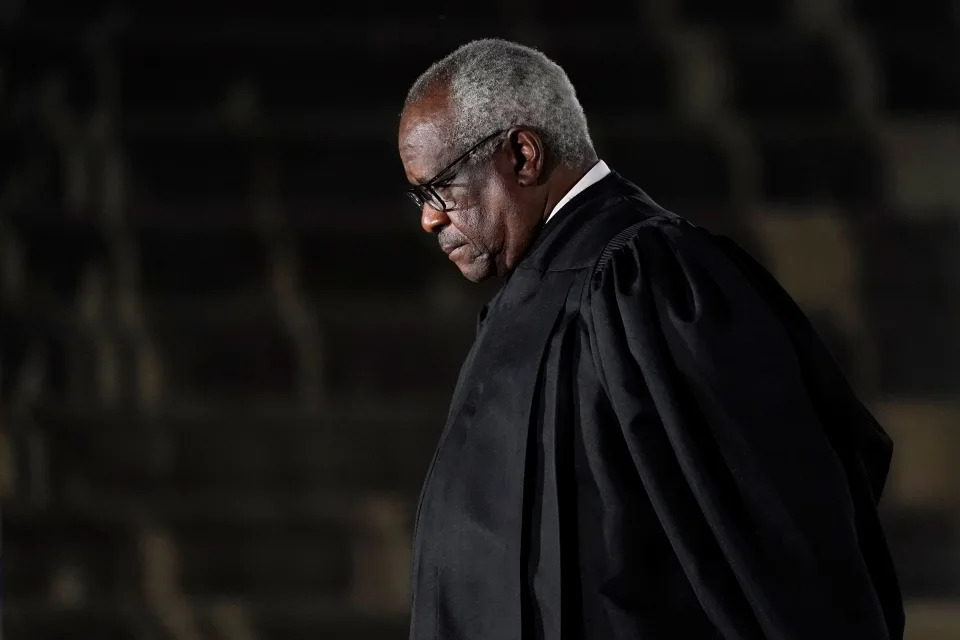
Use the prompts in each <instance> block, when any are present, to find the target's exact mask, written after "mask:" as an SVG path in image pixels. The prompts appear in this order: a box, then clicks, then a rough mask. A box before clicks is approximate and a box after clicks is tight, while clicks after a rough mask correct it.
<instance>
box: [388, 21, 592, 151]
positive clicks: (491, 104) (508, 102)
mask: <svg viewBox="0 0 960 640" xmlns="http://www.w3.org/2000/svg"><path fill="white" fill-rule="evenodd" d="M441 86H445V87H448V88H449V91H450V100H451V109H452V111H453V114H452V118H453V122H452V123H451V124H452V127H451V129H452V131H451V135H452V140H451V144H452V145H454V146H455V148H456V149H460V150H463V151H466V149H467V148H468V146H469V145H471V144H473V143H475V142H477V141H478V140H480V139H482V138H483V137H484V136H486V135H489V134H491V133H493V132H494V131H497V130H498V129H506V128H509V127H512V126H527V127H530V128H531V129H533V130H535V131H537V133H539V134H540V135H541V137H542V138H543V141H544V144H545V145H546V148H547V152H548V157H549V154H552V155H553V156H554V158H553V160H554V161H555V162H557V163H559V164H562V165H566V166H570V167H574V168H581V167H586V166H588V165H589V163H591V162H592V161H595V159H596V152H595V151H594V148H593V141H592V140H591V139H590V131H589V129H588V127H587V118H586V116H585V115H584V113H583V107H581V106H580V101H579V100H577V94H576V91H575V90H574V88H573V84H572V83H571V82H570V79H569V78H568V77H567V74H566V72H564V70H563V69H562V68H561V67H560V66H559V65H558V64H557V63H555V62H553V61H552V60H550V59H549V58H548V57H547V56H545V55H544V54H543V53H541V52H540V51H538V50H536V49H533V48H531V47H527V46H524V45H521V44H517V43H515V42H509V41H507V40H500V39H497V38H489V39H484V40H474V41H473V42H470V43H468V44H465V45H463V46H461V47H460V48H459V49H457V50H456V51H454V52H453V53H451V54H449V55H448V56H446V57H445V58H443V59H442V60H438V61H437V62H434V63H433V64H432V65H431V66H430V68H429V69H427V70H426V71H425V72H424V73H423V74H422V75H421V76H420V77H419V78H418V79H417V81H416V82H415V83H414V84H413V86H412V87H411V88H410V91H409V93H408V94H407V99H406V102H405V103H404V105H405V106H409V105H411V104H413V103H415V102H418V101H419V100H420V99H421V98H423V97H424V96H425V95H427V94H428V93H429V92H430V91H432V90H434V89H436V88H438V87H441ZM490 152H491V153H492V149H491V150H490ZM480 157H483V152H482V151H481V153H480Z"/></svg>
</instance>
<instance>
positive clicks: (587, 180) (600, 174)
mask: <svg viewBox="0 0 960 640" xmlns="http://www.w3.org/2000/svg"><path fill="white" fill-rule="evenodd" d="M608 175H610V167H608V166H607V163H606V162H604V161H603V160H599V161H598V162H597V164H595V165H593V167H592V168H591V169H590V171H587V173H586V174H585V175H584V176H583V177H582V178H580V182H578V183H577V184H575V185H573V188H572V189H570V191H567V194H566V195H565V196H563V198H561V199H560V202H558V203H557V206H555V207H554V208H553V211H551V212H550V215H548V216H547V219H546V220H545V221H544V224H546V223H547V222H550V218H552V217H553V216H555V215H557V211H560V207H562V206H563V205H565V204H567V203H568V202H570V201H571V200H573V199H574V197H576V196H577V195H578V194H580V193H581V192H582V191H584V190H585V189H586V188H587V187H590V186H592V185H594V184H596V183H598V182H600V181H601V180H603V179H604V178H606V177H607V176H608Z"/></svg>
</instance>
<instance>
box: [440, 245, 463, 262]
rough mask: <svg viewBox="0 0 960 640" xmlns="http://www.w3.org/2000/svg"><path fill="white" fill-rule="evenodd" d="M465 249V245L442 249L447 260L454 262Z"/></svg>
mask: <svg viewBox="0 0 960 640" xmlns="http://www.w3.org/2000/svg"><path fill="white" fill-rule="evenodd" d="M466 248H467V245H465V244H461V245H456V246H454V247H452V248H450V249H444V251H445V252H446V254H447V257H448V258H450V259H451V260H453V261H454V262H456V261H457V257H458V256H460V254H462V253H463V251H464V249H466Z"/></svg>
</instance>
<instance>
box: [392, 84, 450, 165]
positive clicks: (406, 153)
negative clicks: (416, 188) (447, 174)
mask: <svg viewBox="0 0 960 640" xmlns="http://www.w3.org/2000/svg"><path fill="white" fill-rule="evenodd" d="M447 114H448V109H447V103H446V101H445V100H437V99H430V98H424V99H423V100H421V101H420V102H417V103H414V104H412V105H410V106H408V107H407V108H406V109H404V111H403V114H402V115H401V117H400V131H399V136H398V145H399V150H400V159H401V161H402V162H403V166H404V169H405V170H406V173H407V178H408V179H410V180H411V181H413V182H421V181H424V180H427V179H429V178H430V177H431V176H433V175H434V174H435V173H436V171H438V170H439V168H440V167H441V163H442V161H443V160H445V159H446V155H448V152H449V150H448V149H447V148H446V147H447V145H446V141H447V140H448V139H449V135H448V131H449V129H448V117H447Z"/></svg>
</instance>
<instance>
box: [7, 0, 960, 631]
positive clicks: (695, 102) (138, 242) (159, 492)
mask: <svg viewBox="0 0 960 640" xmlns="http://www.w3.org/2000/svg"><path fill="white" fill-rule="evenodd" d="M958 19H960V11H958V3H957V2H955V1H953V0H913V1H911V2H901V1H892V0H880V1H878V0H728V1H726V2H717V1H716V0H658V1H655V0H646V1H638V0H595V1H592V2H588V3H584V2H574V1H572V0H554V1H548V0H511V1H509V2H508V1H506V0H502V1H500V2H497V1H496V0H494V1H491V2H486V3H472V2H471V3H460V2H452V1H451V2H447V3H442V4H438V3H433V2H417V3H409V4H408V3H394V2H388V1H387V0H373V1H359V0H358V1H356V2H349V3H344V2H307V3H303V4H302V5H301V6H300V7H299V8H296V5H294V4H292V3H290V4H288V3H284V2H273V3H263V2H250V1H243V2H237V1H229V2H228V1H227V0H215V1H212V2H184V1H182V0H171V1H163V2H137V3H122V2H108V1H104V0H91V1H88V2H72V1H68V0H38V1H32V0H19V1H18V0H3V1H2V2H0V25H2V26H0V34H2V35H0V347H2V349H0V383H2V386H0V495H2V503H3V507H2V518H3V535H2V567H3V569H2V570H3V587H2V616H3V638H4V639H5V640H7V639H20V638H24V639H29V640H34V639H36V640H41V639H42V640H48V639H59V638H71V639H74V638H76V639H92V638H97V639H114V638H116V639H144V640H161V639H163V640H199V639H203V640H206V639H236V640H261V639H262V640H269V639H286V638H292V639H296V638H348V639H351V640H381V639H383V640H386V639H392V638H397V639H399V638H403V637H405V634H406V621H407V607H408V598H409V586H408V573H409V571H408V570H409V562H410V553H409V547H410V536H411V520H412V518H411V515H412V512H413V509H414V507H415V503H416V499H417V495H418V491H419V488H420V483H421V481H422V479H423V477H424V474H425V471H426V467H427V464H428V463H429V459H430V457H431V455H432V453H433V449H434V446H435V443H436V438H437V436H438V434H439V431H440V428H441V426H442V421H443V418H444V414H445V411H446V408H447V401H448V399H449V394H450V392H451V390H452V387H453V384H454V381H455V376H456V372H457V370H458V368H459V365H460V361H461V358H462V357H463V356H464V355H465V353H466V350H467V348H468V346H469V343H470V340H471V337H472V333H473V329H474V319H475V314H476V313H477V311H478V310H479V308H480V306H481V305H482V304H483V303H484V302H485V301H486V299H487V298H488V297H489V296H490V295H491V294H492V293H493V291H494V290H495V287H496V283H487V284H484V285H479V286H478V285H473V284H471V283H468V282H467V281H466V280H463V279H462V278H461V276H460V275H459V273H458V272H457V270H456V268H455V267H454V266H453V265H451V264H450V263H449V262H448V261H447V260H446V259H445V258H444V256H443V255H442V254H441V253H440V252H439V250H438V249H437V246H436V242H435V240H434V239H432V238H430V237H429V236H427V234H425V233H423V232H422V230H421V229H420V225H419V219H418V218H419V217H418V214H417V212H416V210H415V209H414V207H413V206H411V204H410V203H409V201H407V200H406V199H405V198H404V197H403V194H402V190H403V188H404V186H405V179H404V175H403V170H402V168H401V165H400V162H399V159H398V156H397V152H396V150H395V140H396V127H397V122H398V116H399V112H400V108H401V106H402V102H403V99H404V96H405V92H406V90H407V88H408V87H409V85H410V84H411V83H412V82H413V81H414V79H415V78H416V77H417V75H418V74H419V73H420V72H421V71H423V70H424V69H425V68H426V67H427V65H428V64H429V63H430V62H432V61H433V60H435V59H437V58H439V57H442V56H443V55H444V54H446V53H448V52H449V51H451V50H452V49H454V48H455V47H456V46H458V45H459V44H462V43H465V42H467V41H469V40H471V39H473V38H476V37H483V36H491V35H497V36H503V37H507V38H510V39H514V40H518V41H520V42H523V43H526V44H530V45H534V46H537V47H539V48H541V49H542V50H543V51H544V52H545V53H547V54H548V55H549V56H551V57H553V58H554V59H555V60H556V61H557V62H559V63H560V64H561V65H562V66H564V67H565V69H566V70H567V71H568V73H569V75H570V77H571V79H572V80H573V83H574V84H575V86H576V87H577V88H578V92H579V95H580V97H581V100H582V102H583V104H584V106H585V108H586V110H587V114H588V117H589V119H590V123H591V127H592V131H593V133H594V136H595V141H596V143H597V147H598V150H599V152H600V156H601V158H603V159H605V160H606V161H607V162H608V163H609V164H610V166H611V167H612V168H614V169H615V170H617V171H618V172H620V173H622V174H623V175H625V176H626V177H628V178H630V179H632V180H633V181H635V182H636V183H637V184H639V185H640V186H641V187H642V188H644V189H645V190H647V191H648V192H649V193H650V194H651V195H652V197H653V198H654V199H656V200H657V201H658V202H660V203H661V204H662V205H664V206H666V207H667V208H670V209H672V210H674V211H676V212H677V213H679V214H681V215H683V216H685V217H687V218H688V219H690V220H691V221H693V222H695V223H697V224H700V225H702V226H705V227H707V228H709V229H711V230H713V231H715V232H717V233H723V234H725V235H729V236H730V237H732V238H734V239H735V240H737V241H738V242H739V243H740V244H741V245H742V246H744V247H745V248H747V250H748V251H750V252H751V253H752V254H753V255H754V256H755V257H757V258H758V259H759V260H760V261H761V262H763V263H764V264H765V265H766V266H767V267H768V268H769V269H770V270H771V271H772V272H773V273H774V275H775V276H776V277H777V278H778V279H779V280H780V282H781V283H782V284H783V285H784V286H785V287H786V288H787V289H788V291H790V293H791V294H792V295H793V296H794V297H795V299H796V300H797V301H798V302H799V303H800V304H801V306H802V307H803V308H804V309H805V310H806V312H807V313H808V315H809V317H810V318H811V319H812V320H813V321H814V323H815V325H816V327H817V328H818V330H819V331H820V333H821V335H822V336H823V338H824V339H825V341H826V342H827V343H828V345H829V346H830V348H831V350H832V351H833V353H834V354H835V355H836V357H837V359H838V361H839V362H840V363H841V365H842V366H843V368H844V370H845V371H846V372H847V375H848V376H849V378H850V380H851V382H852V384H853V385H854V387H855V388H856V390H857V391H858V392H859V394H860V395H861V397H862V398H863V400H864V401H865V403H866V404H867V405H868V406H869V407H870V409H871V410H872V411H873V412H874V414H875V415H876V416H877V417H878V419H879V420H880V422H881V423H882V424H883V426H884V427H885V428H886V429H887V430H888V432H889V433H890V434H891V436H892V437H893V439H894V442H895V458H894V468H893V470H892V472H891V475H890V480H889V482H888V485H887V489H886V492H885V494H884V498H883V502H882V512H883V518H884V523H885V525H886V529H887V533H888V536H889V541H890V544H891V547H892V550H893V553H894V556H895V559H896V562H897V565H898V568H899V572H900V573H899V575H900V580H901V582H902V587H903V590H904V594H905V597H906V599H907V611H908V617H907V626H908V637H909V638H912V639H935V640H940V639H943V640H946V639H947V638H953V639H955V638H960V38H958V34H960V26H958V25H960V22H958Z"/></svg>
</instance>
